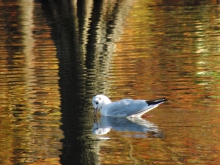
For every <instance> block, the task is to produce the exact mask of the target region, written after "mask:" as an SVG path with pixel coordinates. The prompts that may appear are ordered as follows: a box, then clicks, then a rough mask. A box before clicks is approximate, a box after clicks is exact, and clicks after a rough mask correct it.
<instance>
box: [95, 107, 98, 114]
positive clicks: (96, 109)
mask: <svg viewBox="0 0 220 165" xmlns="http://www.w3.org/2000/svg"><path fill="white" fill-rule="evenodd" d="M97 111H98V106H97V107H96V108H95V109H94V115H97Z"/></svg>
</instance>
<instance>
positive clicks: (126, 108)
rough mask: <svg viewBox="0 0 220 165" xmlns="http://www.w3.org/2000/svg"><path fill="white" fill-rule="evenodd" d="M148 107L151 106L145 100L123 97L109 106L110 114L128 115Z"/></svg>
mask: <svg viewBox="0 0 220 165" xmlns="http://www.w3.org/2000/svg"><path fill="white" fill-rule="evenodd" d="M148 107H149V108H151V107H150V106H148V105H147V103H146V101H145V100H132V99H123V100H121V101H118V102H114V104H112V105H111V107H109V108H110V109H111V111H110V114H109V115H111V116H121V117H126V116H130V115H133V114H138V113H140V112H142V111H144V110H147V109H148Z"/></svg>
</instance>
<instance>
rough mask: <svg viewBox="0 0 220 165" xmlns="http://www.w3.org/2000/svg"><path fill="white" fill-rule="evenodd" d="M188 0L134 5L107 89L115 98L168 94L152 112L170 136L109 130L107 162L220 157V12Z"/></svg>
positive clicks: (103, 149) (203, 160)
mask: <svg viewBox="0 0 220 165" xmlns="http://www.w3.org/2000/svg"><path fill="white" fill-rule="evenodd" d="M184 2H185V1H184ZM184 2H183V1H181V2H180V1H178V2H173V3H172V2H169V3H167V4H166V2H160V3H158V4H157V3H156V2H152V1H151V2H148V1H141V0H140V1H137V3H135V5H133V8H132V10H131V12H130V15H129V18H128V19H127V20H126V23H125V27H124V32H123V34H122V36H121V40H120V41H118V42H117V43H116V47H117V49H116V52H115V54H114V55H113V56H112V60H111V63H110V68H109V71H108V78H106V81H107V82H108V85H107V87H106V91H105V94H106V95H108V96H109V97H110V98H111V99H112V100H118V99H121V98H133V99H151V98H155V97H167V98H168V100H169V101H168V102H167V103H165V104H162V105H160V106H159V107H158V108H157V109H154V110H153V111H151V112H150V113H149V114H153V115H154V117H153V118H150V119H148V120H149V121H152V122H153V123H154V124H155V125H158V127H159V129H161V130H162V131H163V132H164V134H165V138H163V139H158V138H150V139H147V138H146V139H135V138H129V137H124V132H116V133H115V132H113V133H112V132H111V133H109V134H108V137H109V138H110V139H111V140H109V141H104V142H101V145H100V146H101V147H100V148H101V149H100V151H101V152H102V153H101V158H102V159H101V160H102V161H101V162H103V163H104V164H111V163H115V164H120V163H121V162H123V161H124V162H126V164H129V163H130V164H212V163H217V164H218V163H219V162H220V160H219V158H218V154H217V153H219V151H220V150H219V149H220V148H219V142H220V140H219V138H218V137H219V126H218V125H219V124H220V120H219V116H220V113H219V108H220V104H219V98H220V97H219V96H220V90H219V89H220V83H219V77H220V74H219V70H220V65H219V60H220V56H219V54H220V49H219V45H218V44H217V43H219V40H220V38H219V36H220V31H219V26H218V25H219V18H218V15H217V14H216V13H215V12H214V11H213V10H212V9H211V8H210V7H211V6H207V5H202V4H201V5H200V4H199V5H198V6H196V4H194V5H195V7H193V6H191V5H189V4H184ZM207 2H208V1H207ZM178 3H181V4H182V3H183V4H184V5H183V6H182V5H178ZM189 3H190V4H191V2H189ZM210 3H213V4H216V2H214V1H213V2H210ZM212 7H214V8H215V10H216V11H219V7H218V6H212ZM192 11H194V13H193V14H192ZM205 11H212V12H209V14H207V13H206V14H205ZM209 18H210V19H209ZM205 20H206V21H205Z"/></svg>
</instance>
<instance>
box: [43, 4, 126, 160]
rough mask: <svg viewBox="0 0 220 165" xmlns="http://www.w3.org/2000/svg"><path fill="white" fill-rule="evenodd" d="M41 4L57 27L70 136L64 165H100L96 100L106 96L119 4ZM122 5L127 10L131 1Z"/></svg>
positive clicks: (65, 117) (64, 116)
mask: <svg viewBox="0 0 220 165" xmlns="http://www.w3.org/2000/svg"><path fill="white" fill-rule="evenodd" d="M67 2H68V3H67ZM42 4H43V5H42V8H43V10H44V12H45V14H46V15H47V19H48V22H52V23H51V27H52V37H53V39H54V41H55V43H56V47H57V57H58V59H59V76H60V81H59V86H60V94H61V112H62V124H63V125H62V127H61V128H62V130H63V132H64V136H65V138H64V139H63V140H62V142H63V149H62V155H61V156H60V158H61V163H62V164H97V163H98V156H97V155H98V151H97V149H96V148H97V147H96V146H95V140H94V139H93V138H92V137H91V128H92V124H93V117H92V107H91V98H92V97H93V96H94V95H95V94H97V93H99V92H103V88H104V86H103V82H102V80H103V77H104V75H105V73H106V68H107V66H108V65H107V64H108V60H106V59H107V58H108V57H109V54H111V53H112V52H113V50H114V47H113V46H112V43H111V42H112V41H113V37H112V36H110V35H111V33H112V34H113V33H114V31H113V30H112V31H111V30H110V31H109V30H108V27H110V25H111V27H110V28H112V23H113V20H117V15H118V13H120V12H119V10H118V11H116V10H115V8H117V9H118V7H117V6H118V3H117V1H114V2H110V3H109V2H108V3H107V2H105V1H102V0H99V1H72V2H69V1H59V2H58V1H42ZM119 4H121V7H122V6H124V7H125V9H127V3H126V1H120V3H119ZM122 9H123V8H122ZM51 13H52V14H51ZM122 13H123V15H125V12H122ZM115 22H117V21H115ZM118 22H120V21H118ZM120 23H121V22H120ZM117 31H120V28H119V29H117ZM116 34H117V33H116ZM106 61H107V62H106ZM103 74H104V75H103Z"/></svg>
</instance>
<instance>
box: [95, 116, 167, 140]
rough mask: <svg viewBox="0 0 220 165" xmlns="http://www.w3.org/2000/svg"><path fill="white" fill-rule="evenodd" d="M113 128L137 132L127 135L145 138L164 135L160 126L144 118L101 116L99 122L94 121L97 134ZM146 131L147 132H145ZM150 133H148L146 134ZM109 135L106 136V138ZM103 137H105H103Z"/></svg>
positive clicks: (105, 132)
mask: <svg viewBox="0 0 220 165" xmlns="http://www.w3.org/2000/svg"><path fill="white" fill-rule="evenodd" d="M111 129H112V130H115V131H118V132H127V133H129V132H130V133H132V132H133V133H135V134H130V135H129V134H126V136H131V137H136V138H145V137H149V136H150V137H158V138H161V137H163V135H162V132H161V131H160V130H159V129H158V127H157V126H156V125H155V124H153V123H152V122H149V121H147V120H144V119H142V118H129V119H127V118H115V117H107V116H101V118H100V121H99V122H94V125H93V128H92V132H93V134H96V135H105V134H107V133H108V132H110V131H111ZM143 133H145V134H143ZM146 133H148V134H146ZM106 138H107V137H105V139H106ZM102 139H103V138H102Z"/></svg>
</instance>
